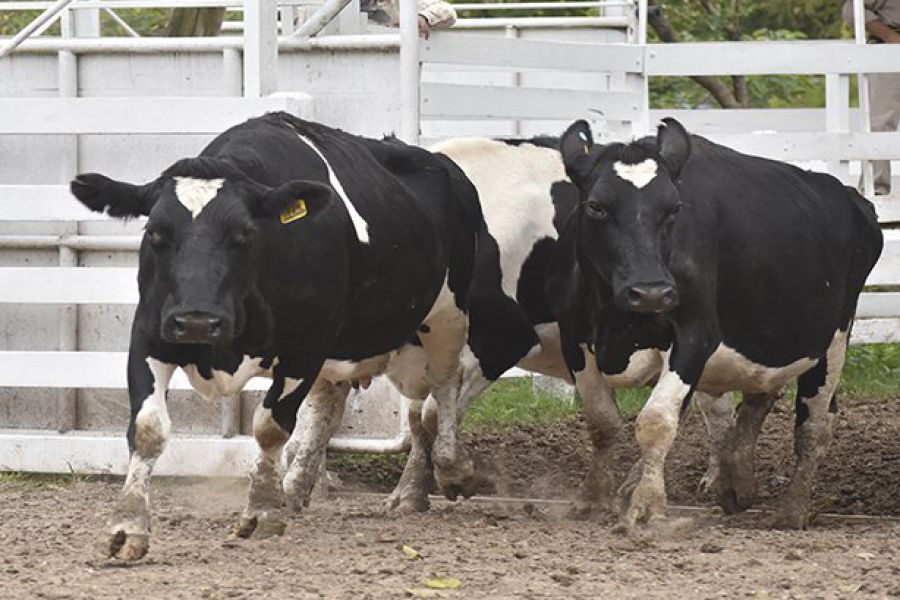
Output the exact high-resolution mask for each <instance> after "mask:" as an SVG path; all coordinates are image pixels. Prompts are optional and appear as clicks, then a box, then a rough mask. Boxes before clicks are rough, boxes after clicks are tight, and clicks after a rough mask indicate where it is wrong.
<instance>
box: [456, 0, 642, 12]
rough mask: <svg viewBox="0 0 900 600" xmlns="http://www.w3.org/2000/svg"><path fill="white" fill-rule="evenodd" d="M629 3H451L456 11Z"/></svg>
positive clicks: (593, 6) (601, 5)
mask: <svg viewBox="0 0 900 600" xmlns="http://www.w3.org/2000/svg"><path fill="white" fill-rule="evenodd" d="M630 4H631V2H603V0H600V1H598V2H485V3H484V4H472V3H466V2H462V3H456V2H454V3H453V8H454V9H456V10H458V11H459V10H475V11H480V10H547V9H561V10H564V9H565V10H568V9H570V8H605V7H607V6H628V5H630Z"/></svg>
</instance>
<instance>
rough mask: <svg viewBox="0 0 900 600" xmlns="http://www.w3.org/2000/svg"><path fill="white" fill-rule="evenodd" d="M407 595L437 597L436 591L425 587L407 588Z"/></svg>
mask: <svg viewBox="0 0 900 600" xmlns="http://www.w3.org/2000/svg"><path fill="white" fill-rule="evenodd" d="M406 595H407V596H412V597H413V598H437V592H436V591H434V590H426V589H423V588H410V589H408V590H406Z"/></svg>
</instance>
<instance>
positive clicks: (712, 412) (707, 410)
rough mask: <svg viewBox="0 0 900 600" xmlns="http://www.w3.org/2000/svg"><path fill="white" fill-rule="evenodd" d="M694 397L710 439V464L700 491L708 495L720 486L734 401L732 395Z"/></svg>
mask: <svg viewBox="0 0 900 600" xmlns="http://www.w3.org/2000/svg"><path fill="white" fill-rule="evenodd" d="M694 397H695V398H696V401H697V406H699V407H700V414H701V415H703V422H704V423H705V424H706V432H707V434H708V437H709V463H708V465H707V467H706V473H704V474H703V477H702V478H701V479H700V484H699V486H698V491H699V492H700V493H701V494H708V493H709V492H710V490H714V489H717V486H718V484H719V476H720V473H721V457H722V453H723V451H724V448H725V445H726V443H727V440H728V434H729V432H730V431H731V428H732V425H733V424H734V400H733V398H732V396H731V394H722V395H721V396H710V395H709V394H704V393H702V392H695V393H694Z"/></svg>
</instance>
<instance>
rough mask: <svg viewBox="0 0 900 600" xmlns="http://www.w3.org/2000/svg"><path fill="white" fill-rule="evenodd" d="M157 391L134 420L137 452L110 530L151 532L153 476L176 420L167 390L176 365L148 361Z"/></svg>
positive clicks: (131, 459) (138, 532) (114, 512)
mask: <svg viewBox="0 0 900 600" xmlns="http://www.w3.org/2000/svg"><path fill="white" fill-rule="evenodd" d="M147 366H148V367H149V368H150V372H151V373H152V374H153V391H152V392H151V393H150V395H149V396H148V397H147V398H146V399H145V400H144V402H143V404H142V405H141V409H140V411H139V412H138V414H137V416H136V417H135V421H134V427H135V429H134V450H133V451H132V453H131V458H130V460H129V462H128V475H127V477H126V478H125V485H124V486H123V488H122V494H121V496H120V498H119V500H118V502H117V504H116V508H115V509H114V511H113V515H112V517H111V519H110V531H111V532H112V533H116V532H118V531H122V532H124V533H125V534H136V533H137V534H146V533H148V532H149V531H150V475H151V473H152V471H153V465H154V464H155V463H156V459H157V458H158V457H159V455H160V454H162V451H163V449H164V448H165V446H166V442H167V441H168V439H169V431H170V430H171V427H172V421H171V419H169V412H168V410H167V408H166V390H167V389H168V387H169V381H170V380H171V379H172V374H173V373H174V372H175V368H176V365H172V364H168V363H163V362H160V361H158V360H156V359H154V358H150V357H148V358H147Z"/></svg>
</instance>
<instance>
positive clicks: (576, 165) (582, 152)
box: [559, 120, 594, 185]
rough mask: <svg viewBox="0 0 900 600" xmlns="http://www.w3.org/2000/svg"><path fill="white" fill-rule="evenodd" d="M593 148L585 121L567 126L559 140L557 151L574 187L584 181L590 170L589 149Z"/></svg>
mask: <svg viewBox="0 0 900 600" xmlns="http://www.w3.org/2000/svg"><path fill="white" fill-rule="evenodd" d="M593 147H594V136H593V134H592V133H591V126H590V125H588V124H587V121H584V120H578V121H575V122H574V123H572V124H571V125H569V128H568V129H566V132H565V133H564V134H563V135H562V138H560V140H559V151H560V153H561V154H562V159H563V165H565V167H566V174H567V175H568V176H569V179H571V180H572V182H573V183H575V185H579V184H581V183H582V182H584V181H585V179H586V178H587V174H588V172H589V171H590V168H591V162H592V161H591V157H590V153H591V148H593Z"/></svg>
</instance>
